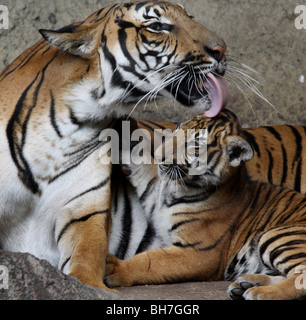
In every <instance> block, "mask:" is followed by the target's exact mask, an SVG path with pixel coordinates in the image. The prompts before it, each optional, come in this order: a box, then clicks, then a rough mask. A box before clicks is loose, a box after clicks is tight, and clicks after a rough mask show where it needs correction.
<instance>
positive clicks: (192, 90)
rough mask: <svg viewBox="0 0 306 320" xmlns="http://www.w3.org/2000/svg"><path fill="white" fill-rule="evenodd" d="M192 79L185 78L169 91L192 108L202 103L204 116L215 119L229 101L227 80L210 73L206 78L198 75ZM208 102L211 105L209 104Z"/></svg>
mask: <svg viewBox="0 0 306 320" xmlns="http://www.w3.org/2000/svg"><path fill="white" fill-rule="evenodd" d="M192 78H193V79H192ZM192 78H191V77H185V78H184V79H182V80H180V82H179V84H178V85H177V86H174V85H170V86H169V87H168V88H167V89H168V90H169V92H170V93H171V94H172V95H173V96H174V97H175V99H176V100H177V101H179V102H180V103H182V104H183V105H185V106H187V107H191V106H194V105H196V104H199V105H200V104H201V103H202V104H203V109H205V110H203V111H204V116H206V117H208V118H213V117H215V116H216V115H218V114H219V113H220V111H221V110H222V109H223V108H225V106H226V105H227V103H228V100H229V89H228V85H227V83H226V81H225V79H224V78H223V77H222V76H219V75H213V74H212V73H210V72H209V73H206V74H205V77H204V76H199V75H197V76H196V77H192ZM194 79H196V80H194ZM207 100H208V101H209V102H210V103H208V104H207ZM205 101H206V103H205ZM207 107H208V108H207Z"/></svg>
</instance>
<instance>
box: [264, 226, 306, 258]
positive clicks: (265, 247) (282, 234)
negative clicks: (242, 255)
mask: <svg viewBox="0 0 306 320" xmlns="http://www.w3.org/2000/svg"><path fill="white" fill-rule="evenodd" d="M264 234H265V233H264ZM264 234H263V235H264ZM297 235H306V231H302V230H301V231H288V232H283V233H279V234H277V235H275V236H274V237H271V238H269V239H268V240H266V241H265V242H264V243H263V244H261V245H260V248H259V254H260V256H261V257H262V256H263V255H264V253H265V251H266V250H267V248H268V246H269V245H271V244H272V243H273V242H275V241H277V240H279V239H281V238H283V237H292V236H297ZM261 237H262V236H261ZM258 241H260V239H259V240H258Z"/></svg>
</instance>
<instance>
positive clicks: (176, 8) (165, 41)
mask: <svg viewBox="0 0 306 320" xmlns="http://www.w3.org/2000/svg"><path fill="white" fill-rule="evenodd" d="M40 32H41V34H42V35H43V37H44V39H42V40H40V41H39V42H38V43H36V44H35V45H34V46H32V47H31V48H29V49H28V50H26V51H25V52H24V53H23V54H21V56H20V57H18V58H17V59H16V60H15V61H14V62H13V63H12V64H11V65H10V66H9V67H8V68H7V69H6V70H4V71H3V73H2V74H1V75H0V133H1V135H0V183H1V191H0V200H1V201H0V247H1V248H2V249H4V250H8V251H26V252H30V253H32V254H34V255H36V256H37V257H39V258H44V259H46V260H48V261H49V262H51V263H52V264H53V265H55V266H58V267H59V268H60V269H61V270H63V271H65V272H66V273H69V274H70V275H73V276H76V277H77V278H79V279H80V280H82V281H83V282H85V283H87V284H91V285H94V286H97V287H103V288H105V285H104V284H103V281H102V279H103V275H104V269H105V262H104V259H105V256H106V252H107V247H108V236H109V221H110V202H111V190H110V188H111V186H110V176H111V165H104V164H102V162H101V159H100V157H103V155H101V154H99V150H100V148H101V147H102V146H103V142H102V141H100V140H99V134H100V132H101V130H103V129H105V128H110V127H112V125H113V122H112V120H113V119H114V118H117V117H119V116H121V115H126V114H129V113H130V111H131V109H132V106H131V105H128V104H126V103H127V102H133V101H134V102H135V101H139V100H141V99H143V98H145V97H149V96H150V95H151V94H154V96H156V95H159V96H160V95H164V96H171V97H172V96H173V97H174V99H177V100H178V101H180V102H182V103H185V105H186V106H189V107H193V108H196V109H198V110H201V111H205V110H206V109H209V108H210V104H209V103H206V104H205V103H203V100H205V101H206V100H207V97H208V93H207V91H204V89H203V86H202V85H201V87H199V82H201V81H202V82H203V79H204V77H205V74H206V73H207V72H210V71H211V72H216V73H220V74H223V73H224V72H225V69H226V64H225V57H222V59H221V57H219V56H218V57H217V58H216V55H214V54H213V52H212V51H209V50H208V49H207V48H212V47H214V46H216V45H218V46H219V47H220V46H221V47H223V48H224V50H225V44H224V42H223V40H222V39H220V38H219V37H218V36H217V35H215V34H213V33H212V32H210V31H209V30H207V29H206V28H204V27H203V26H201V25H200V24H198V23H196V22H195V21H194V20H193V19H192V18H191V17H190V16H189V15H188V14H187V13H186V11H185V10H184V9H183V8H182V7H181V6H180V5H176V4H172V3H167V2H163V1H160V2H156V1H137V2H131V3H122V4H114V5H111V6H109V7H106V8H104V9H101V10H98V11H97V12H94V13H93V14H92V15H90V16H89V17H88V18H87V19H86V20H84V21H82V22H78V23H74V24H71V25H69V26H66V27H64V28H61V29H59V30H55V31H54V30H53V31H52V30H40ZM205 48H206V51H205ZM195 69H196V70H195ZM179 76H184V77H187V78H190V77H192V78H193V80H194V81H193V85H192V87H189V88H188V90H189V98H188V99H187V100H186V99H185V98H186V89H185V88H184V86H180V84H181V82H178V79H179ZM161 83H163V85H161ZM187 95H188V94H187Z"/></svg>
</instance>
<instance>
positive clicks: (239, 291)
mask: <svg viewBox="0 0 306 320" xmlns="http://www.w3.org/2000/svg"><path fill="white" fill-rule="evenodd" d="M256 285H257V286H258V285H259V284H256V283H252V282H249V281H247V280H246V279H244V277H239V278H237V279H236V281H235V282H233V283H231V284H230V286H229V287H228V289H227V294H228V296H229V297H230V298H231V299H232V300H243V299H244V296H243V295H244V293H245V292H246V291H247V290H248V289H249V288H251V287H254V286H256Z"/></svg>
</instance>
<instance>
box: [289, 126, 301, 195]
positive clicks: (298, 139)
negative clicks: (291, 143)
mask: <svg viewBox="0 0 306 320" xmlns="http://www.w3.org/2000/svg"><path fill="white" fill-rule="evenodd" d="M288 127H289V128H290V129H291V131H292V132H293V134H294V136H295V142H296V152H295V158H294V162H297V168H296V172H295V179H294V190H296V191H298V192H300V191H301V172H302V161H301V156H302V149H303V147H302V137H301V135H300V134H299V132H298V131H297V130H296V129H295V128H294V127H293V126H288Z"/></svg>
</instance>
